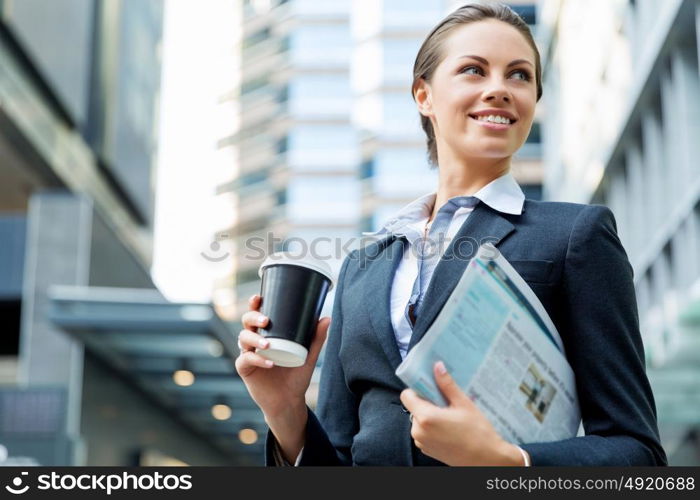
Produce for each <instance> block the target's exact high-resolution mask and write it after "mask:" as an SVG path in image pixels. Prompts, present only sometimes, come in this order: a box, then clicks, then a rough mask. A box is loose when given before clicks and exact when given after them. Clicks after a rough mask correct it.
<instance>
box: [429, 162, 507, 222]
mask: <svg viewBox="0 0 700 500" xmlns="http://www.w3.org/2000/svg"><path fill="white" fill-rule="evenodd" d="M509 170H510V157H507V158H497V159H493V158H478V159H466V160H465V159H460V160H459V161H454V160H450V159H445V161H442V160H441V161H440V166H439V168H438V171H439V175H438V190H437V197H436V199H435V205H434V206H433V212H432V214H431V215H430V219H429V220H430V221H432V220H433V217H435V215H436V214H437V212H438V210H439V209H440V207H442V206H443V205H444V204H445V203H447V200H449V199H450V198H454V197H455V196H471V195H473V194H474V193H476V192H477V191H479V190H480V189H481V188H483V187H484V186H486V185H487V184H488V183H490V182H491V181H493V180H495V179H497V178H499V177H501V176H502V175H504V174H506V173H507V172H508V171H509Z"/></svg>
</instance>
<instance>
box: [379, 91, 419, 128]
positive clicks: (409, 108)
mask: <svg viewBox="0 0 700 500" xmlns="http://www.w3.org/2000/svg"><path fill="white" fill-rule="evenodd" d="M384 127H385V132H386V133H387V134H389V135H398V136H409V137H422V134H423V132H422V129H421V127H420V116H419V113H418V110H417V109H416V104H415V103H414V102H413V99H411V96H410V94H409V93H408V92H406V93H404V92H402V93H400V94H399V93H396V94H386V95H385V96H384Z"/></svg>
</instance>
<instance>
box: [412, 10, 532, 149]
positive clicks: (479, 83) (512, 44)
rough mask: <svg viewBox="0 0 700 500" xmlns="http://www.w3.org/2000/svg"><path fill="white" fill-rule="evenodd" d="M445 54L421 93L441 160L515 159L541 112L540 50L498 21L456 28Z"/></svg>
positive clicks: (418, 94) (421, 86)
mask: <svg viewBox="0 0 700 500" xmlns="http://www.w3.org/2000/svg"><path fill="white" fill-rule="evenodd" d="M441 51H442V55H443V56H444V58H443V60H442V62H441V63H440V64H439V65H438V67H437V68H436V70H435V72H434V74H433V76H432V79H431V81H430V83H426V82H423V81H421V82H420V83H419V84H418V86H417V88H416V93H415V96H416V102H417V104H418V108H419V111H420V112H421V114H423V115H425V116H428V117H430V119H431V121H432V123H433V129H434V130H435V136H436V142H437V145H438V153H439V155H440V157H441V158H442V157H443V156H444V155H445V153H447V155H448V156H455V157H458V158H465V159H468V158H494V159H496V158H506V157H510V156H511V155H512V154H513V153H514V152H515V151H517V150H518V148H520V146H522V145H523V143H524V142H525V140H526V139H527V136H528V134H529V133H530V126H531V125H532V120H533V117H534V113H535V104H536V102H537V84H536V82H535V54H534V51H533V50H532V48H531V47H530V45H528V43H527V41H526V40H525V38H524V37H523V36H522V35H521V34H520V32H519V31H517V30H516V29H515V28H514V27H512V26H510V25H509V24H506V23H504V22H502V21H497V20H494V19H489V20H484V21H478V22H474V23H470V24H465V25H463V26H460V27H457V28H455V29H454V30H453V31H452V33H450V35H449V36H448V37H447V38H446V40H445V41H444V42H443V46H442V47H441ZM489 115H491V118H487V117H488V116H489ZM494 117H497V118H494ZM504 118H507V119H509V120H510V123H507V122H506V120H504ZM486 120H495V123H494V121H486Z"/></svg>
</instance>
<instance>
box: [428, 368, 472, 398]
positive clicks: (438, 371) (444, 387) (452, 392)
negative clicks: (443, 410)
mask: <svg viewBox="0 0 700 500" xmlns="http://www.w3.org/2000/svg"><path fill="white" fill-rule="evenodd" d="M433 371H434V373H435V383H436V384H437V386H438V389H440V392H442V395H443V396H444V397H445V399H446V400H447V402H448V404H450V405H457V404H467V401H469V402H471V401H470V400H469V398H468V397H467V395H466V394H464V392H463V391H462V389H461V388H460V387H459V386H458V385H457V382H455V380H454V379H453V378H452V376H451V375H450V374H449V373H447V368H445V364H444V363H443V362H442V361H438V362H437V363H435V365H434V366H433Z"/></svg>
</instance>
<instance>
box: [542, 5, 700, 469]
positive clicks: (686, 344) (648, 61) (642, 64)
mask: <svg viewBox="0 0 700 500" xmlns="http://www.w3.org/2000/svg"><path fill="white" fill-rule="evenodd" d="M540 8H541V18H540V38H541V41H542V43H543V47H544V48H543V52H544V55H545V61H546V65H545V97H544V99H543V101H544V104H545V109H546V116H545V119H544V121H543V124H544V125H543V138H544V164H545V182H544V195H545V198H547V199H554V200H566V201H574V202H582V203H601V204H605V205H607V206H609V207H610V208H611V209H612V210H613V213H614V214H615V217H616V220H617V227H618V232H619V236H620V239H621V241H622V244H623V245H624V247H625V249H626V251H627V253H628V256H629V259H630V262H631V264H632V267H633V268H634V282H635V289H636V293H637V301H638V308H639V316H640V326H641V331H642V337H643V340H644V345H645V353H646V358H647V359H646V361H647V367H648V373H649V378H650V380H651V383H652V387H653V389H654V394H655V397H656V405H657V409H658V418H659V425H660V430H661V437H662V442H663V445H664V447H665V449H666V452H667V454H668V456H669V460H670V463H671V464H674V465H697V464H698V463H700V454H699V453H700V451H699V450H700V443H699V442H698V426H699V425H700V385H699V384H698V382H697V381H698V380H699V379H700V371H699V368H698V367H699V366H700V167H698V164H697V160H696V158H697V156H698V153H699V152H700V151H699V150H698V148H699V147H700V146H699V142H698V138H699V137H700V126H699V125H698V123H697V120H696V117H697V115H698V112H699V111H700V101H698V99H697V96H698V94H699V93H700V77H699V76H698V75H699V74H698V40H699V34H700V5H699V4H698V2H696V1H693V0H670V1H664V2H654V1H651V0H637V1H624V0H618V1H608V0H600V1H595V2H590V1H578V0H564V1H555V0H552V1H544V2H541V5H540Z"/></svg>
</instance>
